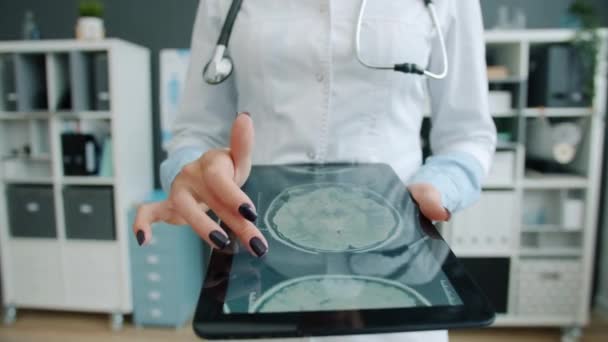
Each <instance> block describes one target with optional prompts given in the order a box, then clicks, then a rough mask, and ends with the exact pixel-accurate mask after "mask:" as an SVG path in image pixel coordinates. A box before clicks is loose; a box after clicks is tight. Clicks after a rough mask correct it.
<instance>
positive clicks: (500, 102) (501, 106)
mask: <svg viewBox="0 0 608 342" xmlns="http://www.w3.org/2000/svg"><path fill="white" fill-rule="evenodd" d="M489 103H490V113H492V114H505V113H510V112H512V106H511V92H509V91H502V90H500V91H498V90H492V91H490V96H489Z"/></svg>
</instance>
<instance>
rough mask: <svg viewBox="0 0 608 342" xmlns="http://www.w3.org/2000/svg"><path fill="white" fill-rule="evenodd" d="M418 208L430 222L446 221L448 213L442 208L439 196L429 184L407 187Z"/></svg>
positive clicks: (448, 216)
mask: <svg viewBox="0 0 608 342" xmlns="http://www.w3.org/2000/svg"><path fill="white" fill-rule="evenodd" d="M408 189H409V191H410V193H411V194H412V197H413V198H414V200H415V201H416V203H417V204H418V208H419V209H420V211H421V212H422V214H423V215H424V216H426V218H428V219H429V220H431V221H448V220H449V219H450V212H449V211H448V210H447V209H445V208H444V207H443V206H442V203H441V194H440V193H439V191H438V190H437V189H435V187H434V186H432V185H431V184H412V185H410V186H409V187H408Z"/></svg>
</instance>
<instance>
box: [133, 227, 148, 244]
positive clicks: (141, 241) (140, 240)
mask: <svg viewBox="0 0 608 342" xmlns="http://www.w3.org/2000/svg"><path fill="white" fill-rule="evenodd" d="M135 236H136V237H137V243H138V244H139V245H140V246H141V245H143V244H144V242H145V241H146V234H145V233H144V231H143V230H138V231H137V233H136V234H135Z"/></svg>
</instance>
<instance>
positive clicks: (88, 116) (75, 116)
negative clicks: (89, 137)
mask: <svg viewBox="0 0 608 342" xmlns="http://www.w3.org/2000/svg"><path fill="white" fill-rule="evenodd" d="M57 117H59V118H61V119H64V120H110V119H112V113H111V112H108V111H80V112H57Z"/></svg>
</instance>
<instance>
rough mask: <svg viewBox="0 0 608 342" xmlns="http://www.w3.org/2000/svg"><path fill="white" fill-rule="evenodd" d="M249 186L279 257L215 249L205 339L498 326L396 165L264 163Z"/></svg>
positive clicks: (207, 284)
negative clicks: (257, 255) (406, 185)
mask: <svg viewBox="0 0 608 342" xmlns="http://www.w3.org/2000/svg"><path fill="white" fill-rule="evenodd" d="M243 189H244V191H245V192H246V193H247V194H248V195H249V196H250V198H251V199H252V201H254V203H255V206H256V209H257V212H258V221H257V226H258V227H259V229H260V230H261V231H262V233H263V234H264V236H265V237H266V239H267V240H268V244H269V252H268V253H267V254H266V256H264V257H263V258H261V259H258V258H255V257H253V256H251V255H250V254H249V252H248V251H247V250H246V248H244V247H243V246H239V244H238V243H233V244H231V245H230V246H228V247H227V248H226V249H224V250H222V251H217V250H214V251H213V253H212V256H211V259H210V262H209V266H208V271H207V275H206V278H205V281H204V284H203V288H202V291H201V295H200V298H199V302H198V305H197V308H196V313H195V317H194V321H193V327H194V331H195V332H196V334H197V335H198V336H200V337H203V338H206V339H239V338H266V337H300V336H330V335H356V334H371V333H394V332H406V331H421V330H436V329H448V328H450V329H452V328H465V327H481V326H486V325H489V324H491V323H492V321H493V319H494V310H493V309H492V307H491V305H490V303H489V302H488V300H487V298H486V297H485V296H484V294H483V293H482V291H481V290H480V289H479V287H478V286H477V285H476V284H475V282H474V281H473V280H472V279H471V278H470V277H469V275H468V274H467V272H466V270H465V269H464V268H463V266H462V265H461V264H460V262H459V261H458V260H457V259H456V257H455V256H454V254H453V253H452V252H451V250H450V248H449V247H448V245H447V244H446V243H445V241H444V240H443V239H442V238H441V236H440V235H439V234H438V232H437V230H436V229H435V227H434V226H433V224H432V223H431V222H430V221H429V220H428V219H426V218H425V217H423V216H422V215H421V214H420V212H419V211H418V208H417V206H416V204H415V202H414V201H413V200H412V198H411V197H410V195H409V193H408V192H407V189H406V187H405V185H404V183H403V182H402V180H400V179H399V177H398V176H397V174H396V173H395V172H394V171H393V170H392V169H391V167H390V166H388V165H385V164H328V165H280V166H279V165H268V166H254V167H253V169H252V172H251V175H250V177H249V179H248V181H247V183H246V184H245V185H244V187H243ZM225 228H228V227H225ZM232 240H233V241H235V240H236V239H232Z"/></svg>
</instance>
